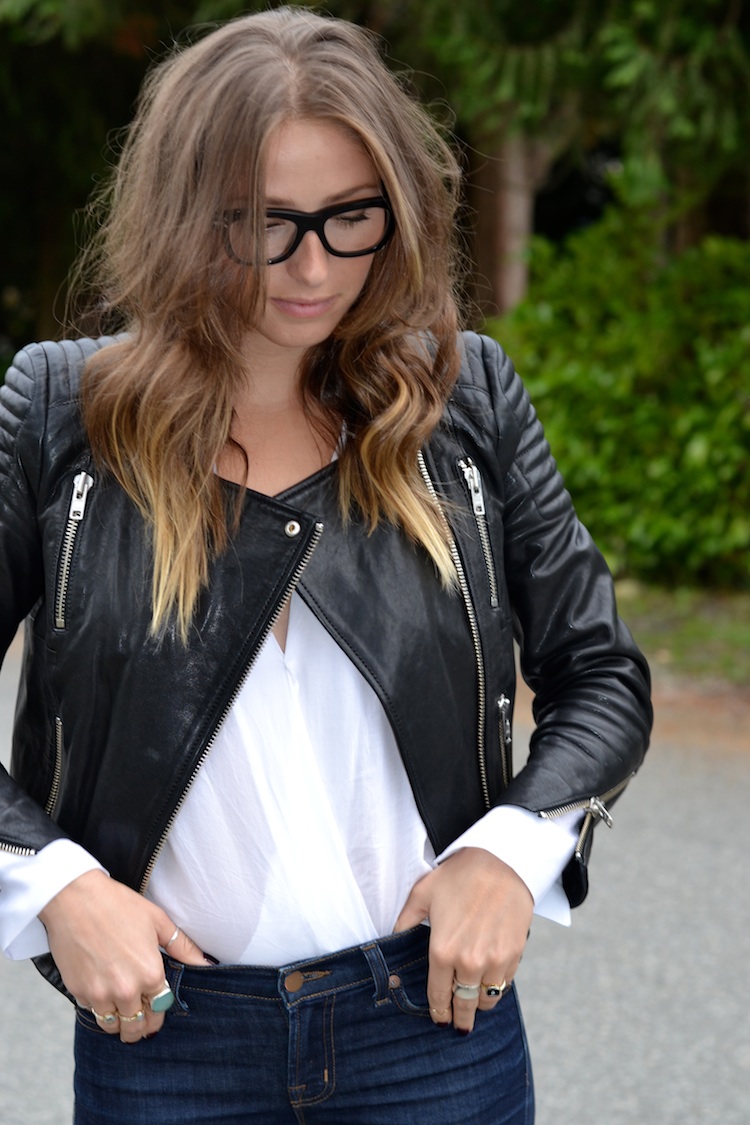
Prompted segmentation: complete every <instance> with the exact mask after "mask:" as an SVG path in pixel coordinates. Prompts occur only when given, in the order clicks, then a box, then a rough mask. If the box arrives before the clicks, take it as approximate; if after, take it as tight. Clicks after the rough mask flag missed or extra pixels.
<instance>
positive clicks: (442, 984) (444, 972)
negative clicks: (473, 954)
mask: <svg viewBox="0 0 750 1125" xmlns="http://www.w3.org/2000/svg"><path fill="white" fill-rule="evenodd" d="M427 1001H428V1003H429V1005H430V1016H431V1018H432V1022H433V1023H436V1024H438V1026H439V1027H446V1026H448V1025H449V1024H450V1023H451V1022H452V1020H453V966H452V965H449V964H447V963H446V962H443V961H441V959H440V958H439V957H438V956H433V955H432V953H430V961H429V968H428V971H427Z"/></svg>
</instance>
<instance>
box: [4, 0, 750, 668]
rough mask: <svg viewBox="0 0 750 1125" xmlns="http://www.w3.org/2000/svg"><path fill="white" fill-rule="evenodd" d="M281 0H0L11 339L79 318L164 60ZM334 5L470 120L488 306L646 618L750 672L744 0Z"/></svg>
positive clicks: (490, 320) (466, 150) (470, 178)
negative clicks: (71, 273) (78, 265)
mask: <svg viewBox="0 0 750 1125" xmlns="http://www.w3.org/2000/svg"><path fill="white" fill-rule="evenodd" d="M275 6H277V5H276V4H274V3H273V2H272V3H270V4H268V3H266V2H263V3H262V4H253V3H241V2H237V0H202V2H201V0H192V2H190V0H167V2H163V3H158V2H152V3H149V2H147V0H0V91H1V96H2V103H3V122H4V133H3V143H2V146H0V171H1V173H2V174H1V176H0V221H1V222H2V231H3V254H2V258H1V259H0V352H2V353H3V356H4V357H8V356H9V355H10V354H11V353H12V351H13V350H14V349H15V348H16V347H17V346H19V345H21V344H23V343H25V342H27V341H28V340H30V339H34V338H44V337H49V336H55V335H59V332H60V328H59V323H58V317H59V315H60V310H61V308H62V304H63V301H64V285H65V277H66V275H67V273H68V270H69V267H70V263H71V261H72V259H73V258H74V256H75V251H76V244H77V242H79V241H80V239H81V238H82V237H83V235H82V230H83V225H84V224H83V215H84V210H85V205H86V200H87V198H88V196H89V194H90V192H91V189H92V187H93V186H94V185H95V184H96V182H97V181H98V180H99V179H100V178H101V176H102V175H103V174H105V172H106V168H107V166H108V164H110V163H111V161H112V151H113V149H116V142H117V134H118V131H119V130H121V129H122V128H123V127H124V126H125V125H126V124H127V122H128V120H129V118H130V115H131V111H132V105H133V100H134V98H135V95H136V92H137V89H138V86H139V84H140V81H141V78H142V75H143V73H144V70H145V68H146V66H147V65H148V63H149V62H150V61H151V60H152V59H154V58H158V57H159V56H160V55H161V54H163V53H164V51H165V50H166V49H167V48H168V46H169V45H170V44H171V42H172V41H173V40H174V39H175V38H177V39H179V40H184V39H185V38H186V36H187V37H189V36H190V34H191V32H189V31H186V30H185V29H188V28H196V27H199V26H200V25H203V24H206V23H210V22H212V21H214V20H221V19H225V18H229V17H232V16H235V15H238V14H241V13H242V12H246V11H251V10H254V9H255V8H260V7H263V8H265V7H275ZM299 6H313V5H305V4H302V5H299ZM325 9H326V10H327V11H329V12H331V13H332V14H334V15H339V16H344V17H346V18H349V19H353V20H355V21H356V22H358V23H361V24H364V25H365V26H367V27H369V28H370V29H372V30H373V31H375V32H376V33H377V34H379V35H381V36H382V37H383V40H384V42H385V44H386V47H387V50H388V54H389V61H390V62H391V64H392V65H393V66H394V68H395V69H397V70H399V71H402V72H403V71H404V70H408V72H409V75H410V81H411V84H412V86H413V87H414V88H415V89H416V90H417V91H418V92H419V94H420V96H422V97H423V98H424V99H426V100H427V101H428V103H429V104H430V105H431V106H432V107H433V109H434V112H435V114H436V116H437V117H438V119H439V120H440V121H441V122H442V123H443V125H444V127H445V128H446V130H447V131H449V132H450V134H451V135H452V137H453V138H454V142H455V145H456V147H457V150H458V151H459V153H460V157H461V160H462V162H463V165H464V167H465V171H466V192H465V199H466V206H465V213H464V218H463V227H464V235H465V245H466V251H467V261H468V263H469V271H468V276H467V283H466V298H467V309H468V310H469V311H468V319H469V321H470V323H472V324H473V325H474V326H476V327H485V329H486V330H488V331H489V332H491V333H492V334H493V335H495V336H496V337H497V338H498V339H499V340H500V341H501V342H502V343H503V344H504V346H505V347H506V349H507V350H508V351H509V352H510V354H511V355H512V356H513V358H514V360H515V362H516V364H517V366H518V368H519V369H520V371H521V373H522V375H523V376H524V379H525V381H526V383H527V385H528V387H529V390H530V392H531V395H532V398H533V400H534V402H535V404H536V407H537V410H538V412H539V414H540V417H541V418H542V421H543V422H544V424H545V427H546V429H547V433H548V436H549V438H550V441H551V444H552V446H553V448H554V450H555V454H556V456H557V458H558V461H559V463H560V466H561V468H562V470H563V473H564V476H565V479H566V483H567V484H568V487H569V489H570V491H571V493H572V494H573V496H574V499H575V502H576V506H577V508H578V510H579V512H580V514H581V516H582V518H583V519H584V521H585V522H586V523H587V524H588V526H589V527H590V529H591V531H592V532H593V534H594V536H595V537H596V539H597V540H598V541H599V542H600V543H601V545H602V546H603V548H604V550H605V553H606V554H607V557H608V559H609V562H610V564H611V565H612V568H613V570H614V572H615V574H616V575H617V576H618V578H620V579H621V580H622V581H623V582H624V584H623V585H621V589H623V590H625V591H629V595H628V597H629V604H630V608H631V610H632V612H633V614H634V615H635V616H636V618H638V626H639V628H638V629H637V631H638V634H639V637H640V636H641V633H642V632H643V631H646V630H650V631H651V632H654V630H655V632H654V640H653V645H652V646H651V647H652V651H653V652H657V651H658V652H660V653H661V654H662V657H663V656H664V653H667V652H668V653H669V654H670V655H669V661H668V662H669V663H670V665H671V666H672V667H673V668H675V669H676V670H677V671H680V670H684V671H686V672H688V673H690V674H695V675H710V674H711V673H712V672H713V673H714V674H721V675H722V676H724V677H726V678H730V679H734V681H735V682H737V683H741V682H744V683H745V684H750V668H748V662H749V661H750V655H748V654H750V566H749V565H748V558H749V557H750V362H749V361H750V160H749V159H748V141H747V138H748V136H750V6H749V4H748V2H746V0H627V2H624V0H535V3H533V4H518V3H517V2H514V0H472V3H471V4H464V5H459V4H456V3H455V0H371V2H366V0H328V2H327V3H326V4H325ZM449 107H450V108H449ZM634 580H635V581H637V582H638V583H639V584H638V585H634ZM654 589H656V590H657V594H656V595H653V591H654ZM634 591H638V594H637V599H640V600H637V599H636V600H633V599H634V597H635V594H634ZM660 607H662V609H663V612H660ZM623 609H624V611H625V613H626V616H627V614H628V609H627V607H626V606H623ZM641 625H642V627H643V628H642V629H641V628H640V626H641ZM720 634H721V636H723V637H724V647H725V649H726V651H727V652H728V654H729V655H721V656H720V655H719V654H718V652H717V649H716V643H715V642H716V641H717V638H718V637H719V635H720ZM668 635H669V637H670V638H676V640H675V643H672V641H671V640H670V641H669V643H668V644H667V643H666V641H664V638H665V637H667V636H668ZM662 641H664V643H660V642H662ZM649 645H651V642H650V641H649ZM649 645H647V647H649ZM722 651H723V652H724V650H722ZM690 654H692V655H690Z"/></svg>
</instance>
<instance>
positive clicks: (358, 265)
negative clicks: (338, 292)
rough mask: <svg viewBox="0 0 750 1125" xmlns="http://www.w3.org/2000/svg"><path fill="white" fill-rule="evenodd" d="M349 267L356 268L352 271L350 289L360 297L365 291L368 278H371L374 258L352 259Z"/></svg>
mask: <svg viewBox="0 0 750 1125" xmlns="http://www.w3.org/2000/svg"><path fill="white" fill-rule="evenodd" d="M349 265H350V266H351V267H354V268H352V269H351V275H350V285H349V288H350V289H351V290H352V292H353V293H355V294H356V296H359V294H360V293H361V292H362V290H363V289H364V286H365V282H366V281H367V278H368V277H369V276H370V270H371V269H372V258H352V259H350V262H349Z"/></svg>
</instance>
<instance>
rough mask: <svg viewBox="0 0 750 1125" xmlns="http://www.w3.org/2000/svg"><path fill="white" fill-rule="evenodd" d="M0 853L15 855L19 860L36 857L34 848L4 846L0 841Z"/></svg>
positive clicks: (13, 845) (17, 845)
mask: <svg viewBox="0 0 750 1125" xmlns="http://www.w3.org/2000/svg"><path fill="white" fill-rule="evenodd" d="M0 852H5V853H6V855H17V856H19V857H20V858H21V859H30V858H31V856H33V855H36V848H24V847H22V846H21V845H20V844H4V843H3V842H2V841H1V840H0Z"/></svg>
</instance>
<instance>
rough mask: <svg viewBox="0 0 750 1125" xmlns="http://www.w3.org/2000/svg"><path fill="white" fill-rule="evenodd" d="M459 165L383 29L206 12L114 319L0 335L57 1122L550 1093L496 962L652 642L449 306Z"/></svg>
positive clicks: (546, 882) (168, 90)
mask: <svg viewBox="0 0 750 1125" xmlns="http://www.w3.org/2000/svg"><path fill="white" fill-rule="evenodd" d="M458 178H459V177H458V171H457V168H456V165H455V163H454V160H453V158H452V156H451V154H450V152H449V150H448V149H447V147H446V146H445V144H444V143H443V142H442V141H441V139H440V138H439V137H438V135H437V134H436V132H435V130H434V128H433V127H432V125H431V124H430V122H429V119H428V118H427V116H426V115H425V114H424V112H423V111H422V110H420V109H419V108H418V107H417V106H415V105H414V103H413V102H412V101H411V100H410V99H409V98H408V97H407V96H406V95H405V94H404V93H403V92H402V91H401V89H400V87H399V85H398V83H397V82H396V80H395V79H394V78H393V77H392V76H391V75H390V74H389V73H388V71H387V70H386V69H385V67H384V66H383V64H382V63H381V61H380V60H379V58H378V56H377V54H376V52H375V50H374V48H373V45H372V44H371V42H370V40H369V38H368V37H367V36H366V34H365V33H363V32H361V31H359V30H357V29H356V28H354V27H353V26H350V25H348V24H345V23H341V22H339V21H335V20H331V19H327V18H321V17H317V16H315V15H312V14H310V13H309V12H307V11H301V10H294V9H280V10H277V11H275V12H270V13H264V14H261V15H254V16H250V17H247V18H242V19H239V20H237V21H235V22H232V23H230V24H227V25H226V26H224V27H222V28H220V29H219V30H217V31H214V32H213V33H212V34H210V35H208V36H207V37H206V38H205V39H203V40H202V41H200V42H198V43H197V44H195V45H193V46H191V47H189V48H188V49H186V50H184V51H182V52H181V53H177V54H175V55H174V56H173V57H172V58H171V59H170V60H168V61H167V62H166V63H164V64H162V65H161V66H160V67H157V68H156V69H155V70H154V71H153V72H152V74H151V76H150V78H149V79H148V81H147V83H146V86H145V89H144V93H143V96H142V99H141V103H140V106H139V109H138V113H137V116H136V119H135V122H134V125H133V127H132V129H131V131H130V134H129V136H128V140H127V142H126V144H125V147H124V150H123V153H122V155H121V159H120V162H119V166H118V169H117V173H116V178H115V181H114V185H113V189H112V193H111V199H110V200H109V201H108V202H109V208H110V209H109V216H108V219H107V222H106V224H105V225H104V228H103V234H102V238H101V241H100V243H99V245H98V247H97V253H96V257H97V267H98V273H97V277H96V280H97V285H98V289H97V293H98V294H104V295H105V297H104V298H101V297H100V304H101V305H103V312H104V315H106V316H107V317H110V318H111V316H112V314H113V313H117V314H119V316H120V317H121V323H122V325H123V327H124V328H125V330H126V331H125V333H124V334H123V335H121V336H118V337H116V338H112V337H110V338H106V337H102V338H99V339H96V340H81V341H76V342H67V343H63V344H58V345H54V344H51V345H40V346H39V345H38V346H35V347H32V348H29V349H27V350H26V351H25V352H23V353H21V354H20V355H19V356H18V357H16V360H15V363H14V366H13V367H12V368H11V370H10V371H9V373H8V377H7V380H6V385H5V387H4V389H3V392H2V396H3V397H2V415H1V416H0V423H1V426H0V435H1V439H0V440H1V444H0V450H1V454H2V472H3V478H2V485H0V528H1V531H0V535H1V538H0V578H1V580H2V588H3V591H4V597H3V606H2V614H1V615H0V617H1V623H2V637H1V638H0V639H1V640H2V644H3V650H4V649H5V648H7V645H8V644H9V643H10V640H11V638H12V636H13V634H14V631H15V629H16V627H17V625H18V623H19V622H20V621H21V620H22V619H23V618H24V617H26V619H27V623H26V650H25V659H24V672H23V681H22V690H21V694H20V697H19V707H18V714H17V722H16V731H15V737H14V760H13V780H11V779H10V778H7V777H3V779H2V788H1V790H0V794H1V796H0V799H1V801H2V806H1V808H2V819H1V821H0V824H1V825H2V828H1V829H0V880H2V882H1V883H0V885H1V886H2V890H3V895H2V899H3V901H4V906H3V911H2V916H1V917H0V926H1V929H0V939H1V940H2V946H3V949H4V951H5V952H6V953H8V954H9V955H10V956H14V957H25V956H34V957H35V958H36V960H37V965H38V966H39V968H40V969H41V970H42V971H43V972H44V973H45V975H46V976H47V977H48V978H49V979H50V980H51V981H52V982H53V983H54V984H55V985H56V986H57V987H58V988H61V989H62V990H64V991H65V992H67V994H68V995H69V997H70V998H71V999H73V1000H74V1001H75V1003H76V1005H77V1029H76V1122H77V1123H78V1125H89V1123H93V1122H97V1123H100V1122H123V1123H124V1122H129V1123H130V1122H147V1121H148V1122H153V1121H158V1122H160V1123H169V1122H178V1121H179V1122H181V1123H182V1122H201V1123H203V1122H207V1121H222V1122H249V1121H262V1122H264V1123H267V1122H275V1121H279V1122H281V1121H295V1120H296V1121H311V1122H312V1121H324V1122H338V1121H340V1122H346V1123H347V1125H352V1123H354V1122H368V1123H374V1122H389V1123H393V1122H410V1123H411V1122H416V1121H424V1122H430V1123H431V1125H435V1123H440V1122H456V1121H465V1122H469V1121H482V1122H484V1123H487V1122H529V1121H531V1120H532V1118H533V1092H532V1085H531V1071H530V1065H529V1062H528V1057H527V1050H526V1043H525V1037H524V1032H523V1025H522V1022H521V1017H520V1012H519V1009H518V1005H517V999H516V994H515V989H514V986H513V985H512V981H513V977H514V975H515V972H516V969H517V967H518V963H519V960H520V958H521V955H522V952H523V947H524V943H525V940H526V937H527V934H528V930H529V925H530V922H531V916H532V912H533V911H534V909H536V911H537V912H538V913H546V914H547V915H548V916H550V917H555V918H557V919H558V920H561V921H566V918H567V911H568V909H569V904H572V905H576V904H577V903H579V902H580V901H581V900H582V899H583V898H584V896H585V893H586V888H587V875H586V863H587V857H588V853H589V849H590V844H591V830H592V828H593V826H594V824H595V823H596V822H597V821H598V820H600V819H605V820H607V821H608V822H609V821H610V815H609V811H608V809H609V806H610V804H611V801H612V800H614V799H615V797H616V796H618V795H619V793H620V792H621V791H622V789H624V787H625V785H626V784H627V782H628V780H629V778H630V776H631V775H632V773H633V771H634V770H635V769H636V768H637V767H638V765H639V764H640V761H641V758H642V755H643V753H644V751H645V748H646V743H647V738H648V730H649V722H650V711H649V704H648V674H647V670H646V667H645V664H644V662H643V660H642V658H641V656H640V654H639V653H638V651H637V649H636V648H635V647H634V646H633V644H632V641H631V639H630V637H629V635H628V633H627V631H626V630H625V629H624V627H623V626H622V625H621V624H620V622H619V621H618V619H617V616H616V611H615V606H614V599H613V594H612V588H611V581H610V578H609V575H608V573H607V570H606V567H605V565H604V563H603V561H602V559H601V557H600V555H599V554H598V552H597V551H596V549H595V548H594V546H593V545H592V543H591V541H590V539H589V537H588V536H587V534H586V532H585V531H584V530H583V529H582V527H581V526H580V525H579V524H578V522H577V520H576V518H575V515H574V513H573V510H572V508H571V506H570V502H569V499H568V497H567V494H566V493H565V492H564V490H563V487H562V484H561V482H560V480H559V478H558V476H557V475H556V472H555V468H554V463H553V462H552V460H551V458H550V456H549V452H548V449H547V447H546V445H545V444H544V440H543V436H542V433H541V430H540V427H539V425H538V423H537V421H536V418H535V416H534V413H533V411H532V410H531V408H530V406H529V404H528V401H527V399H526V397H525V394H524V392H523V389H522V387H521V385H520V383H519V381H518V379H517V377H516V376H515V374H514V373H513V370H512V367H511V365H510V363H509V362H508V360H507V359H506V358H505V357H504V355H503V354H502V352H501V351H500V350H499V348H498V347H497V346H496V345H494V344H493V343H492V342H490V341H488V340H483V339H481V338H480V337H477V336H473V335H471V334H464V335H463V336H461V335H457V332H456V325H457V314H456V305H455V301H454V297H453V285H454V277H455V267H454V263H455V256H454V253H453V250H452V246H453V227H454V219H455V209H456V192H457V185H458ZM514 633H515V635H516V637H517V638H518V640H519V643H520V648H521V663H522V668H523V672H524V676H525V677H526V679H527V680H528V682H529V684H530V685H531V687H532V688H533V690H534V691H535V693H536V704H535V707H536V720H537V729H536V731H535V734H534V736H533V738H532V744H531V754H530V758H529V761H528V763H527V764H526V765H525V766H524V767H523V768H522V769H520V770H519V772H518V773H517V774H516V776H513V770H512V761H511V744H510V724H511V717H512V700H513V694H514V684H515V671H514V657H513V647H512V640H513V634H514ZM426 921H429V927H428V926H426V925H424V924H423V923H424V922H426ZM165 1013H166V1015H165ZM469 1032H471V1034H469ZM456 1033H459V1034H456Z"/></svg>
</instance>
